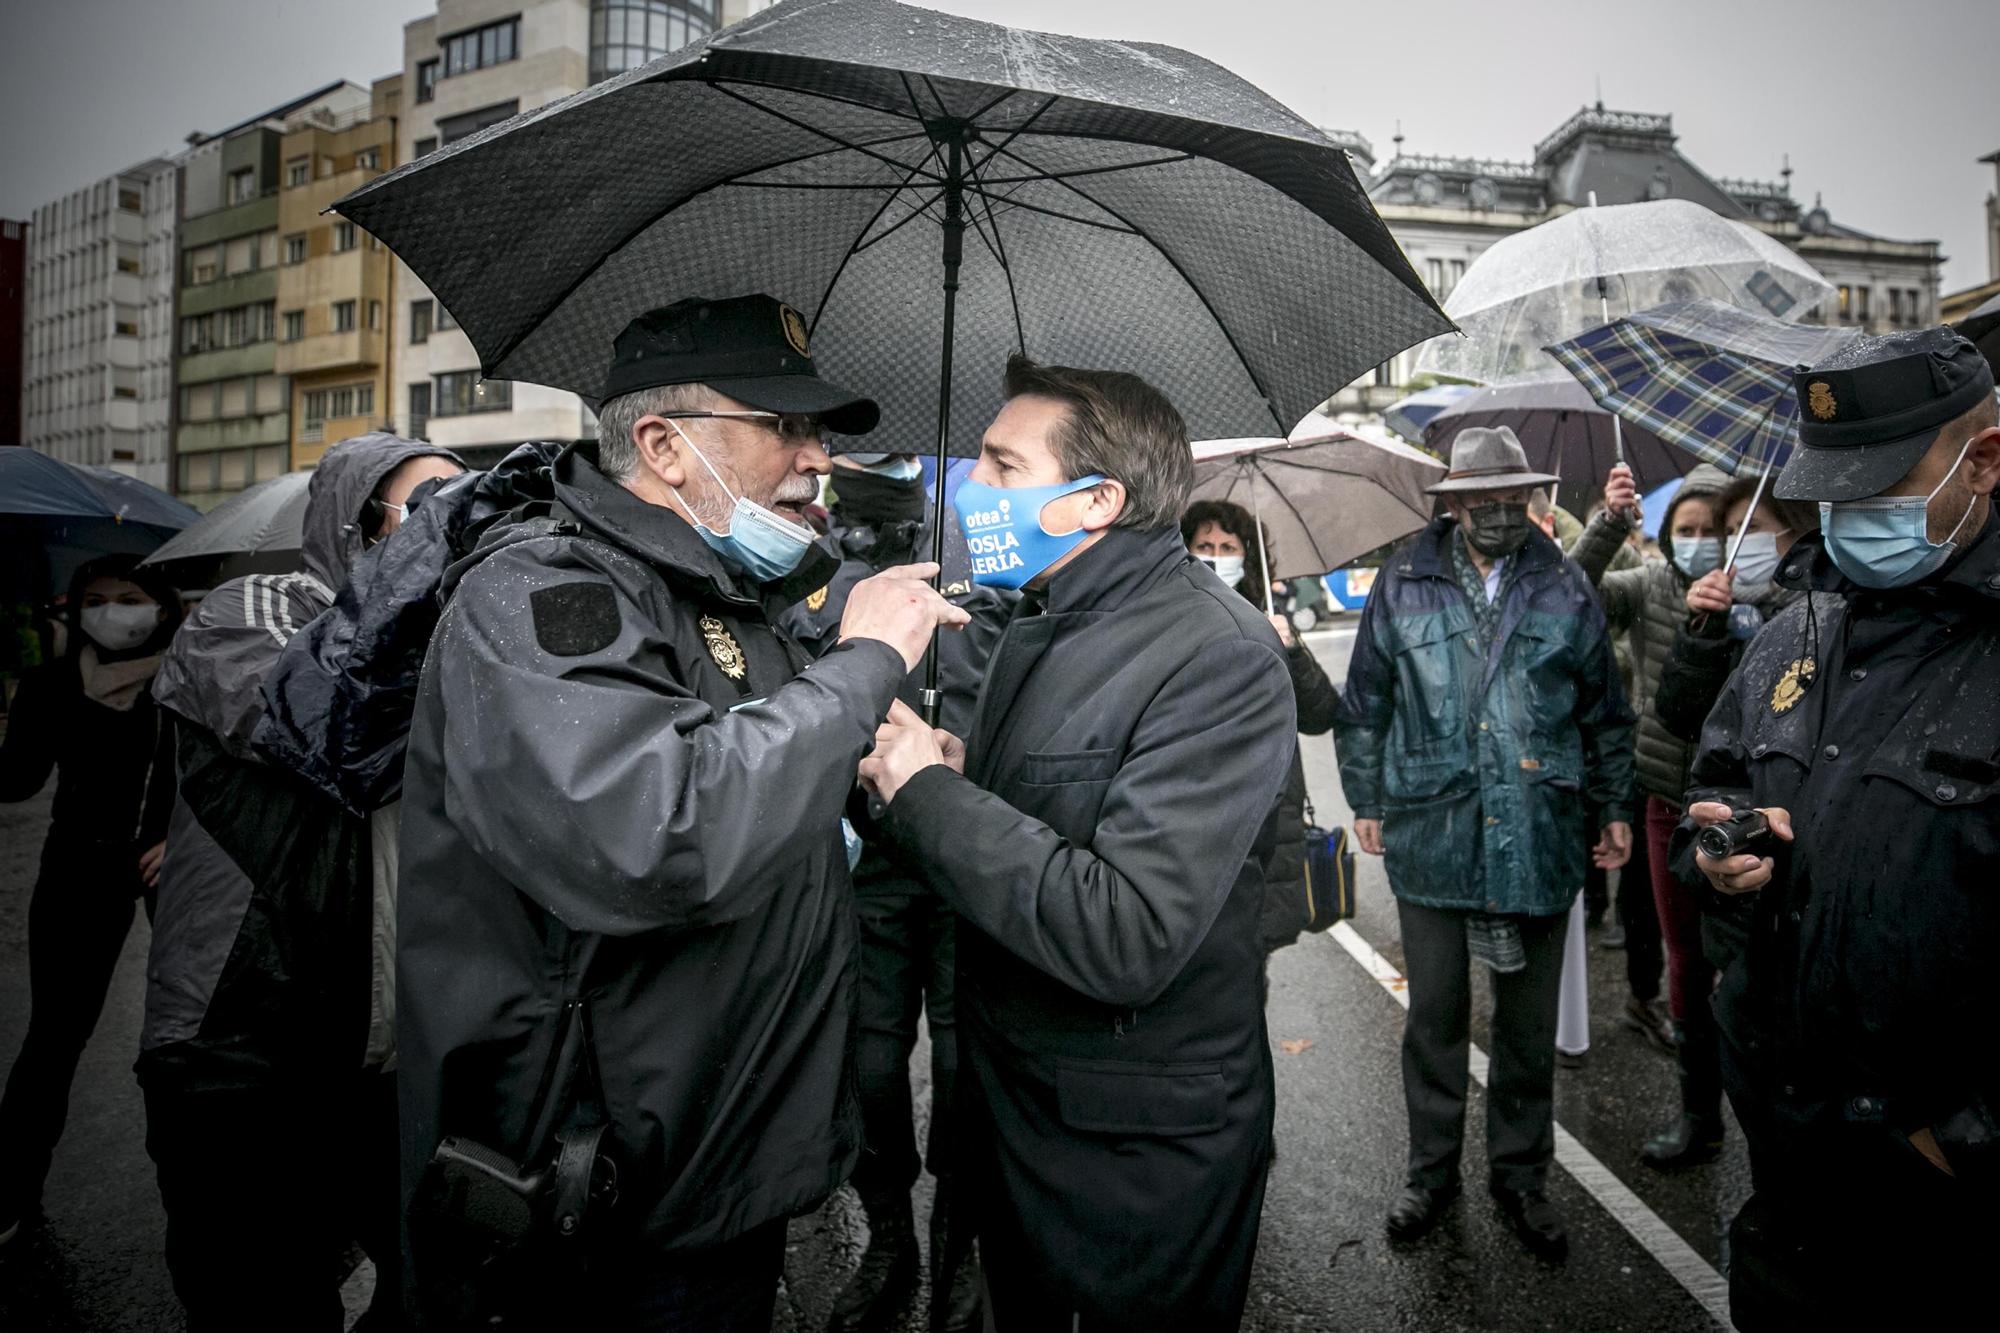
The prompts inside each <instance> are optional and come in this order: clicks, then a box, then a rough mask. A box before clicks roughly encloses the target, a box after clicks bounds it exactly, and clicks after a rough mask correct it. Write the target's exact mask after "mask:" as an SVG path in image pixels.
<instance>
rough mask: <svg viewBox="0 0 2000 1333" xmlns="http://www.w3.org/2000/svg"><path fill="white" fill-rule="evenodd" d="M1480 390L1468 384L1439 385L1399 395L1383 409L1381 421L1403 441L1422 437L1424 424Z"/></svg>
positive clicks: (1426, 424) (1429, 422) (1427, 423)
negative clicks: (1401, 396) (1406, 395)
mask: <svg viewBox="0 0 2000 1333" xmlns="http://www.w3.org/2000/svg"><path fill="white" fill-rule="evenodd" d="M1478 391H1479V390H1478V389H1477V388H1476V387H1475V386H1473V385H1470V384H1438V385H1433V386H1432V387H1430V388H1428V389H1419V390H1418V391H1417V392H1415V393H1413V394H1411V395H1410V396H1409V397H1407V398H1399V399H1397V400H1396V401H1395V402H1393V403H1391V404H1389V406H1388V407H1386V408H1384V409H1383V410H1382V424H1383V425H1385V426H1387V427H1388V428H1389V429H1390V430H1393V431H1395V432H1396V434H1398V435H1400V436H1402V437H1403V438H1404V439H1406V440H1421V439H1423V438H1424V427H1426V426H1428V425H1430V424H1431V419H1432V418H1433V417H1435V416H1437V414H1438V413H1440V412H1442V411H1444V410H1445V409H1446V408H1448V407H1451V406H1453V405H1455V404H1456V403H1458V402H1460V401H1461V400H1462V399H1464V398H1465V397H1466V396H1467V395H1469V394H1474V393H1477V392H1478Z"/></svg>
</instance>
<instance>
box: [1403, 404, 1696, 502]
mask: <svg viewBox="0 0 2000 1333" xmlns="http://www.w3.org/2000/svg"><path fill="white" fill-rule="evenodd" d="M1615 420H1616V418H1614V417H1613V416H1612V414H1611V413H1609V412H1607V411H1605V410H1604V409H1603V408H1602V407H1599V406H1598V405H1597V404H1596V402H1594V401H1593V400H1592V399H1591V396H1590V393H1589V391H1588V390H1586V389H1585V388H1584V387H1583V386H1582V385H1581V384H1579V383H1577V382H1576V381H1575V380H1574V379H1571V378H1570V377H1569V376H1567V375H1558V376H1552V377H1550V378H1547V379H1534V380H1521V381H1518V382H1516V383H1513V384H1496V385H1493V386H1491V387H1489V388H1485V389H1481V390H1479V391H1478V392H1477V393H1473V394H1469V395H1467V396H1466V397H1465V398H1462V399H1460V400H1459V401H1458V402H1457V403H1456V404H1454V405H1453V406H1451V407H1449V408H1447V409H1445V410H1444V411H1442V412H1440V413H1438V414H1437V415H1436V416H1435V417H1432V418H1431V424H1430V426H1429V428H1428V429H1426V430H1425V431H1424V444H1425V445H1426V446H1428V447H1429V448H1431V449H1433V450H1435V451H1436V452H1437V453H1439V454H1441V455H1443V456H1444V457H1446V458H1449V457H1450V456H1451V442H1452V441H1453V440H1455V439H1457V438H1458V433H1459V432H1460V431H1462V430H1464V429H1466V428H1467V427H1468V426H1505V427H1507V428H1508V429H1509V430H1511V431H1513V432H1514V434H1515V436H1516V437H1518V438H1519V439H1520V441H1521V447H1522V448H1523V449H1524V450H1526V451H1527V454H1528V466H1529V467H1531V468H1533V469H1535V471H1537V472H1553V473H1555V474H1556V475H1557V476H1559V477H1561V478H1562V479H1563V483H1564V486H1565V488H1568V487H1572V486H1574V485H1577V484H1581V485H1584V486H1589V487H1595V486H1598V485H1601V484H1602V483H1603V481H1604V477H1605V475H1606V474H1607V473H1609V472H1610V471H1611V468H1612V466H1613V465H1614V464H1616V463H1617V462H1618V444H1617V438H1616V427H1615V425H1614V422H1615ZM1624 434H1625V463H1626V465H1627V466H1628V467H1630V468H1631V469H1632V472H1633V475H1634V476H1636V477H1637V478H1638V479H1639V485H1640V487H1641V488H1642V489H1644V488H1646V487H1651V486H1658V485H1659V484H1660V483H1661V482H1664V481H1667V480H1669V479H1671V478H1673V477H1680V476H1685V475H1686V474H1687V472H1688V470H1689V469H1690V468H1692V467H1693V466H1694V465H1695V462H1696V461H1697V460H1696V459H1695V457H1694V456H1693V455H1692V454H1689V453H1686V452H1684V451H1682V450H1680V449H1677V448H1675V447H1674V446H1672V445H1670V444H1668V443H1667V442H1666V441H1664V440H1662V439H1660V437H1659V436H1657V435H1654V434H1652V433H1650V432H1648V431H1645V430H1641V429H1638V428H1636V427H1627V428H1626V430H1625V433H1624ZM1572 493H1573V492H1572Z"/></svg>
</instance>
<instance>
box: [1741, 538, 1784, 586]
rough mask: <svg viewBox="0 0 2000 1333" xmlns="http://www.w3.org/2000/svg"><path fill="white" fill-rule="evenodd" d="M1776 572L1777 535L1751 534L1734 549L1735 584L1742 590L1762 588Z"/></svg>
mask: <svg viewBox="0 0 2000 1333" xmlns="http://www.w3.org/2000/svg"><path fill="white" fill-rule="evenodd" d="M1777 572H1778V534H1777V533H1775V532H1753V533H1750V534H1749V535H1748V536H1746V537H1744V539H1743V541H1742V543H1741V544H1740V545H1738V546H1737V548H1736V583H1737V586H1738V587H1742V588H1762V587H1765V586H1766V585H1768V584H1769V583H1770V582H1771V578H1772V576H1773V575H1775V574H1776V573H1777Z"/></svg>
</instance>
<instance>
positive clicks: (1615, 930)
mask: <svg viewBox="0 0 2000 1333" xmlns="http://www.w3.org/2000/svg"><path fill="white" fill-rule="evenodd" d="M1597 947H1598V948H1600V949H1622V948H1624V947H1625V926H1624V923H1623V922H1618V921H1614V922H1612V923H1611V928H1610V929H1609V930H1607V931H1605V932H1604V933H1603V934H1602V935H1599V936H1598V937H1597Z"/></svg>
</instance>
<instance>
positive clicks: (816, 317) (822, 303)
mask: <svg viewBox="0 0 2000 1333" xmlns="http://www.w3.org/2000/svg"><path fill="white" fill-rule="evenodd" d="M918 170H919V168H918V167H914V166H913V167H911V168H910V170H909V174H907V175H906V176H904V177H903V182H902V184H901V185H898V186H897V187H896V188H895V189H894V190H891V191H890V192H889V195H888V197H887V198H885V199H884V200H883V201H882V206H881V207H880V208H878V209H876V210H875V212H874V213H873V214H871V215H870V216H869V218H868V221H866V222H864V223H863V224H862V225H861V230H860V231H859V232H857V233H855V236H854V240H853V241H852V242H851V243H850V244H849V245H848V247H847V253H846V254H844V255H842V256H841V257H840V263H839V264H838V265H837V266H835V268H834V270H833V276H832V277H831V278H829V279H827V283H826V287H825V289H824V290H823V291H821V292H820V294H819V305H817V306H816V307H814V309H813V317H812V331H813V332H818V330H819V321H820V316H822V315H824V314H825V313H826V303H827V302H828V301H830V300H832V299H833V289H834V288H835V287H838V286H839V285H840V275H841V274H843V273H845V272H847V265H848V263H849V261H851V260H852V259H853V258H854V256H855V255H856V254H857V253H859V251H858V250H857V249H856V248H855V247H856V246H859V245H860V244H861V238H862V237H864V236H866V235H867V234H868V230H869V228H871V227H873V226H874V225H875V224H876V223H877V222H880V221H881V220H882V215H883V214H884V213H886V212H888V211H889V206H890V205H891V204H893V203H895V202H896V200H897V199H898V198H900V197H901V196H902V193H903V191H904V190H906V189H908V188H909V185H910V182H911V181H912V180H915V179H916V176H917V172H918Z"/></svg>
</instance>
